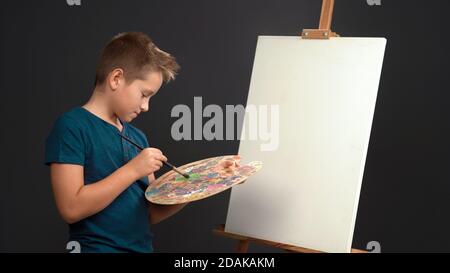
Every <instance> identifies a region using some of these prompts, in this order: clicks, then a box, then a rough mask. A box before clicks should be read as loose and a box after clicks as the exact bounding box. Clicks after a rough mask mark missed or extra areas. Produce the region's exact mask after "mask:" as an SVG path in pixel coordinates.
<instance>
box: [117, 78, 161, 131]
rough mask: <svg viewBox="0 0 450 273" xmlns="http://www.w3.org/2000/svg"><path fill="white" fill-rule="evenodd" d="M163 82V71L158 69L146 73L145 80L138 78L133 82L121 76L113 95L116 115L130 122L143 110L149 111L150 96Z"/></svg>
mask: <svg viewBox="0 0 450 273" xmlns="http://www.w3.org/2000/svg"><path fill="white" fill-rule="evenodd" d="M162 82H163V76H162V73H161V72H158V71H150V72H148V73H146V75H145V77H144V80H141V79H136V80H134V81H132V82H131V83H129V82H126V81H125V78H123V76H121V77H120V76H119V81H116V82H115V83H116V85H115V88H114V89H113V92H112V97H111V102H112V109H113V111H114V113H115V114H116V116H117V117H118V118H120V119H121V120H123V121H125V122H130V121H132V120H133V119H135V118H136V117H137V116H138V115H139V114H140V113H141V112H147V111H148V107H149V101H150V98H151V97H152V96H153V95H155V94H156V92H158V90H159V88H160V87H161V85H162Z"/></svg>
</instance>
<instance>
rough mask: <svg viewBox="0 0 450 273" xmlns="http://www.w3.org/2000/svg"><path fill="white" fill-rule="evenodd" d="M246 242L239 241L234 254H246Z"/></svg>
mask: <svg viewBox="0 0 450 273" xmlns="http://www.w3.org/2000/svg"><path fill="white" fill-rule="evenodd" d="M248 244H249V242H248V240H239V243H238V245H237V248H236V252H238V253H246V252H247V251H248Z"/></svg>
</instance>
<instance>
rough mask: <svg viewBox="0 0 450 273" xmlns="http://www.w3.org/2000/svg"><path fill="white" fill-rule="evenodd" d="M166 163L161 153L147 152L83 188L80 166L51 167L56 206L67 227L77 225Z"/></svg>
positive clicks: (81, 168)
mask: <svg viewBox="0 0 450 273" xmlns="http://www.w3.org/2000/svg"><path fill="white" fill-rule="evenodd" d="M166 160H167V158H166V157H165V156H164V155H163V154H162V153H161V151H159V150H157V149H153V148H147V149H144V150H143V151H141V153H140V154H139V155H138V156H136V157H135V158H133V159H132V160H131V161H129V162H128V163H127V164H125V165H124V166H122V167H121V168H119V169H117V170H116V171H115V172H113V173H112V174H111V175H109V176H108V177H106V178H104V179H102V180H99V181H97V182H95V183H92V184H89V185H85V184H84V167H83V166H80V165H74V164H65V163H52V164H51V165H50V176H51V183H52V188H53V192H54V195H55V200H56V206H57V207H58V210H59V212H60V214H61V216H62V217H63V219H64V220H65V221H66V222H67V223H69V224H72V223H75V222H78V221H80V220H82V219H84V218H86V217H89V216H91V215H94V214H96V213H98V212H100V211H101V210H103V209H104V208H106V207H107V206H108V205H109V204H111V203H112V202H113V201H114V199H116V197H117V196H119V195H120V194H121V193H122V192H123V191H124V190H126V189H127V188H128V187H129V186H130V185H131V184H132V183H134V182H135V181H136V180H138V179H139V178H141V177H143V176H146V175H148V174H149V173H153V172H155V171H157V170H159V168H161V166H162V161H166Z"/></svg>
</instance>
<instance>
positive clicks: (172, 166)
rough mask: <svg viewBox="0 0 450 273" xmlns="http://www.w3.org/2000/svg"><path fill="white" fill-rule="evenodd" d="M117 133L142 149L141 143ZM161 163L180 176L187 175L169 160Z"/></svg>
mask: <svg viewBox="0 0 450 273" xmlns="http://www.w3.org/2000/svg"><path fill="white" fill-rule="evenodd" d="M119 135H120V136H121V137H122V138H123V139H125V140H126V141H128V142H129V143H131V144H132V145H134V146H136V147H137V148H138V149H139V150H141V151H142V150H144V148H143V147H141V145H139V144H137V143H136V142H134V141H133V140H131V139H129V138H128V137H126V136H125V135H123V134H120V133H119ZM162 163H163V164H164V165H166V166H169V167H170V168H171V169H172V170H174V171H175V172H177V173H179V174H180V175H182V176H184V177H189V175H188V174H185V173H183V172H182V171H180V170H179V169H177V168H176V167H175V166H174V165H172V164H170V163H169V162H167V161H163V162H162Z"/></svg>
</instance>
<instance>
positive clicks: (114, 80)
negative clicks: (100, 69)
mask: <svg viewBox="0 0 450 273" xmlns="http://www.w3.org/2000/svg"><path fill="white" fill-rule="evenodd" d="M123 80H124V78H123V70H122V69H121V68H116V69H114V70H113V71H111V73H109V77H108V83H109V87H110V88H111V90H113V91H115V90H116V89H117V88H119V86H120V84H121V83H122V81H123Z"/></svg>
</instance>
